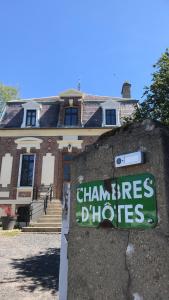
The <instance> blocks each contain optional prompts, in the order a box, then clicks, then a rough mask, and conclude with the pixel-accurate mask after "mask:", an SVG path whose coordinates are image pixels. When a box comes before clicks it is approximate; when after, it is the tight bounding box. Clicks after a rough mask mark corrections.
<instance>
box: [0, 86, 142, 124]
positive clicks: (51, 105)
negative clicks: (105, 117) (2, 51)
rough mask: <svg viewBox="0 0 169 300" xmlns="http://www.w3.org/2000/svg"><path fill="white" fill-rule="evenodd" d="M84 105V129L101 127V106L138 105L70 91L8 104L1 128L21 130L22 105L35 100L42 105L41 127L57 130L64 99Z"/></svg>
mask: <svg viewBox="0 0 169 300" xmlns="http://www.w3.org/2000/svg"><path fill="white" fill-rule="evenodd" d="M77 96H78V98H79V99H80V100H81V101H82V103H83V120H82V121H83V124H84V127H101V124H102V111H101V108H100V104H101V103H103V102H105V101H108V100H110V99H111V100H114V101H116V102H125V103H133V104H134V103H137V102H138V101H137V100H134V99H124V98H117V97H116V98H115V97H110V96H97V95H90V94H85V93H81V92H79V91H76V90H73V89H71V90H68V91H66V92H63V93H61V94H60V95H59V96H51V97H45V98H33V99H22V100H13V101H9V102H7V105H6V109H5V113H4V114H3V117H2V120H1V121H0V127H1V128H19V127H21V124H22V122H23V114H24V109H23V107H22V104H24V103H26V102H28V101H30V100H33V101H34V102H37V103H40V104H41V107H42V109H41V112H40V127H41V128H50V127H52V128H57V127H58V121H59V112H60V107H61V104H62V103H63V101H64V98H65V99H66V98H71V97H77Z"/></svg>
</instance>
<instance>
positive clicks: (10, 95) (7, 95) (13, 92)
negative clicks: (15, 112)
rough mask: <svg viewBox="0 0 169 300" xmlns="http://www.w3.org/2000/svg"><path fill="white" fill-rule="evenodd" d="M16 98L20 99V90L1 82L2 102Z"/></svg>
mask: <svg viewBox="0 0 169 300" xmlns="http://www.w3.org/2000/svg"><path fill="white" fill-rule="evenodd" d="M15 99H19V90H18V89H17V88H15V87H12V86H7V85H4V84H3V83H0V102H1V101H2V102H7V101H10V100H15Z"/></svg>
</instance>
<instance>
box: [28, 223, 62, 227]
mask: <svg viewBox="0 0 169 300" xmlns="http://www.w3.org/2000/svg"><path fill="white" fill-rule="evenodd" d="M31 227H38V228H39V227H61V223H60V222H55V223H34V224H33V223H31Z"/></svg>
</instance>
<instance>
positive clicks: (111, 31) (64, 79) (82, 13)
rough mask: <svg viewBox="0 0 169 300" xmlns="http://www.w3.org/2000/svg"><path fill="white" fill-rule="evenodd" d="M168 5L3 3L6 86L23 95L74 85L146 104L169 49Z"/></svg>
mask: <svg viewBox="0 0 169 300" xmlns="http://www.w3.org/2000/svg"><path fill="white" fill-rule="evenodd" d="M168 16H169V1H168V0H140V1H139V0H0V33H1V34H0V82H3V83H4V84H7V85H13V86H18V87H19V88H20V91H21V97H22V98H31V97H46V96H52V95H57V94H58V93H60V92H61V91H63V90H65V89H68V88H76V86H77V82H78V79H79V78H80V81H81V89H82V91H85V92H87V93H91V94H97V95H112V96H120V94H121V86H122V83H123V82H124V81H125V80H129V81H130V82H131V83H132V96H133V98H137V99H140V97H141V96H142V93H143V87H144V86H145V85H148V84H149V83H150V80H151V73H152V72H153V68H152V65H153V64H154V63H155V62H156V61H157V59H158V58H159V57H160V55H161V54H162V52H164V51H165V49H166V48H167V47H169V17H168Z"/></svg>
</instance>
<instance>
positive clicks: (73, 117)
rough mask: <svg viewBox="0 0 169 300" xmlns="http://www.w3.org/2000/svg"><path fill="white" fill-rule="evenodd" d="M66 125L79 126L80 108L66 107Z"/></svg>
mask: <svg viewBox="0 0 169 300" xmlns="http://www.w3.org/2000/svg"><path fill="white" fill-rule="evenodd" d="M64 125H65V126H77V125H78V108H77V107H67V108H65V116H64Z"/></svg>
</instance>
